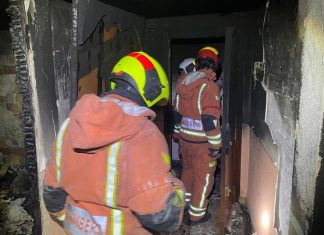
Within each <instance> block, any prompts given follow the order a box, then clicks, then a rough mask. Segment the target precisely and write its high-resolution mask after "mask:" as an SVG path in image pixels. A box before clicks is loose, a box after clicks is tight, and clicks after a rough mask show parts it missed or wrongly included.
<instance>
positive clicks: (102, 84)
mask: <svg viewBox="0 0 324 235" xmlns="http://www.w3.org/2000/svg"><path fill="white" fill-rule="evenodd" d="M76 7H77V11H78V16H77V17H78V18H77V22H78V25H77V28H78V32H77V63H78V67H77V74H78V76H77V77H78V98H80V97H81V96H82V95H83V94H86V93H95V94H98V95H99V94H101V93H102V92H104V91H106V90H108V89H109V81H108V76H109V75H110V72H111V70H112V67H113V65H114V64H115V63H116V62H117V60H119V59H120V58H121V57H123V56H125V55H127V54H128V53H130V52H132V51H137V50H142V49H143V38H144V36H143V34H144V18H143V17H139V16H137V15H135V14H133V13H130V12H127V11H124V10H122V9H119V8H116V7H112V6H110V5H108V4H104V3H102V2H100V1H97V0H91V1H79V2H78V4H77V6H76Z"/></svg>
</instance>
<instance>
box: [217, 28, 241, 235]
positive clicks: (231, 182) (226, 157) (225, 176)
mask: <svg viewBox="0 0 324 235" xmlns="http://www.w3.org/2000/svg"><path fill="white" fill-rule="evenodd" d="M235 39H236V36H235V32H234V28H226V33H225V61H224V67H223V68H224V81H223V101H222V109H223V114H222V141H223V143H222V157H221V164H222V167H221V179H222V180H221V206H220V217H221V223H222V224H221V226H223V228H224V227H225V226H226V224H227V222H228V218H229V215H230V211H231V205H232V203H233V201H234V200H235V190H237V186H236V185H235V173H236V172H235V165H236V162H235V161H236V159H235V157H236V156H235V154H234V153H235V149H234V148H235V130H236V127H235V94H233V93H234V92H235V90H234V89H235V84H234V80H235V79H234V77H235V72H234V71H235V70H234V64H235V58H234V46H235ZM222 231H223V229H222Z"/></svg>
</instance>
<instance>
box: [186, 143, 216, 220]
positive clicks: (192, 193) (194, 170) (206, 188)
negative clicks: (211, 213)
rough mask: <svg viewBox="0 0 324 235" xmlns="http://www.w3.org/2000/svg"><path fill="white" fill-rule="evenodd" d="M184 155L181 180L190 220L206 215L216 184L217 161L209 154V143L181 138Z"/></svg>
mask: <svg viewBox="0 0 324 235" xmlns="http://www.w3.org/2000/svg"><path fill="white" fill-rule="evenodd" d="M180 146H181V149H180V151H181V155H182V165H183V169H182V175H181V181H182V182H183V183H184V186H185V188H186V202H187V204H188V205H189V215H190V220H192V221H196V220H199V219H201V218H203V217H204V215H205V213H206V211H207V206H208V199H207V198H208V196H209V194H210V192H211V191H212V188H213V185H214V181H215V178H214V172H215V170H216V164H217V161H216V160H214V159H212V158H211V157H210V156H209V155H208V154H209V151H208V144H207V143H190V142H186V141H184V140H183V139H180Z"/></svg>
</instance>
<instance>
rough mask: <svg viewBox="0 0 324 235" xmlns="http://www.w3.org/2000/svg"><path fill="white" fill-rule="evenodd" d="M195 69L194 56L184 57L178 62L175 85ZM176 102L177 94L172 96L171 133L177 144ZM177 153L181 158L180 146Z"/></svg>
mask: <svg viewBox="0 0 324 235" xmlns="http://www.w3.org/2000/svg"><path fill="white" fill-rule="evenodd" d="M194 71H196V65H195V58H187V59H184V60H183V61H182V62H181V63H180V64H179V68H178V75H179V76H178V79H177V82H176V87H178V86H179V84H181V82H182V81H183V79H184V78H185V76H186V75H187V74H188V73H191V72H194ZM178 104H179V94H176V95H175V98H174V103H173V110H175V111H174V112H173V135H172V138H173V141H174V142H175V143H178V144H179V128H180V125H179V122H180V121H181V120H180V121H179V118H181V117H179V115H178V111H177V108H178ZM178 150H179V151H178V155H179V158H180V159H181V153H180V146H179V148H178Z"/></svg>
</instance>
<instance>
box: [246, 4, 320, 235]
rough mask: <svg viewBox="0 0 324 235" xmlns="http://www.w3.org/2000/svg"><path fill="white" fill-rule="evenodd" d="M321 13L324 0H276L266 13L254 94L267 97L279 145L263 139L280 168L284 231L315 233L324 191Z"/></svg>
mask: <svg viewBox="0 0 324 235" xmlns="http://www.w3.org/2000/svg"><path fill="white" fill-rule="evenodd" d="M322 13H323V1H321V0H318V1H306V0H305V1H297V0H294V1H289V2H288V1H279V0H278V1H275V0H273V1H269V4H268V8H267V10H266V15H265V21H264V27H263V34H262V36H263V51H264V60H263V62H264V64H263V66H264V76H261V80H262V81H261V82H260V83H259V88H260V89H259V96H258V95H256V93H257V92H255V93H254V95H255V97H260V98H261V99H262V100H264V102H265V107H266V109H265V111H264V112H265V122H266V124H267V125H268V126H269V129H270V133H271V136H269V135H268V134H267V135H266V136H268V137H269V138H268V139H269V140H271V137H272V139H273V142H274V144H275V145H273V144H271V143H270V142H269V141H264V142H263V143H264V145H265V147H266V148H267V149H268V150H269V152H270V153H271V154H270V155H271V157H272V160H273V161H274V163H275V164H276V165H277V167H278V169H279V178H278V185H277V199H276V200H277V203H276V224H275V226H276V227H277V228H278V231H279V233H281V234H288V233H291V234H296V233H297V234H307V233H310V232H311V226H312V221H313V220H314V228H313V229H315V225H316V224H317V225H316V226H317V228H318V226H319V224H318V223H315V222H316V221H317V219H318V217H317V216H316V211H317V210H316V199H315V207H314V196H315V192H317V194H316V195H321V193H322V189H321V187H322V186H320V184H321V183H320V182H321V179H320V178H317V176H318V172H319V170H320V166H321V165H320V161H321V158H320V157H319V155H320V152H319V146H320V140H321V126H322V121H323V56H322V54H323V50H324V47H323V32H324V30H323V20H324V19H323V14H322ZM258 82H259V81H258ZM262 88H263V89H262ZM262 90H263V91H262ZM262 93H263V95H261V94H262ZM252 100H253V94H252ZM262 139H266V138H263V137H262V136H261V141H262ZM276 148H277V150H276ZM276 151H277V157H276V156H275V153H276ZM273 153H274V154H273ZM320 175H321V174H320ZM316 179H317V185H316ZM317 203H319V201H317ZM317 205H320V204H317ZM314 209H315V214H314ZM314 215H315V216H314ZM317 231H318V230H317ZM314 234H320V233H314Z"/></svg>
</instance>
